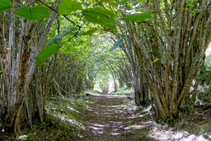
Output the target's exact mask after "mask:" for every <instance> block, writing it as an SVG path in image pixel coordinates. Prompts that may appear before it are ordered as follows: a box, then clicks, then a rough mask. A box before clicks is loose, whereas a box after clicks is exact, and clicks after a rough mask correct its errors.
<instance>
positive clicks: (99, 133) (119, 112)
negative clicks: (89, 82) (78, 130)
mask: <svg viewBox="0 0 211 141" xmlns="http://www.w3.org/2000/svg"><path fill="white" fill-rule="evenodd" d="M90 97H92V98H93V101H92V102H91V103H87V105H86V115H85V119H84V125H85V127H86V132H87V134H88V135H87V136H85V137H84V138H82V139H79V140H86V141H141V140H143V141H147V140H153V139H150V138H147V137H146V134H147V132H148V131H149V128H150V126H151V125H152V123H150V122H145V121H149V119H150V116H149V114H148V113H145V114H140V111H137V110H135V106H134V105H133V104H131V102H130V100H128V99H127V97H126V96H120V95H95V96H90Z"/></svg>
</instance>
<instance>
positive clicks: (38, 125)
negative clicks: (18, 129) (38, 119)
mask: <svg viewBox="0 0 211 141" xmlns="http://www.w3.org/2000/svg"><path fill="white" fill-rule="evenodd" d="M46 126H47V125H46V124H45V122H42V123H39V124H35V125H33V127H38V128H40V129H45V128H46Z"/></svg>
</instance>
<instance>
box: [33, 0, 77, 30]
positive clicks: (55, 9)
mask: <svg viewBox="0 0 211 141" xmlns="http://www.w3.org/2000/svg"><path fill="white" fill-rule="evenodd" d="M37 1H39V2H40V3H42V4H43V5H45V6H47V7H48V8H50V9H51V10H52V11H54V12H56V13H59V12H58V11H57V10H56V9H54V8H52V7H50V6H48V5H47V4H45V3H44V2H42V1H41V0H37ZM62 16H63V17H64V18H65V19H66V20H68V21H69V22H71V23H72V24H74V25H76V26H77V27H78V28H79V29H80V28H81V26H79V25H77V24H76V23H75V22H73V21H72V20H70V19H69V18H68V17H67V16H66V15H62Z"/></svg>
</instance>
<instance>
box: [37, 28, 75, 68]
mask: <svg viewBox="0 0 211 141" xmlns="http://www.w3.org/2000/svg"><path fill="white" fill-rule="evenodd" d="M71 32H72V29H69V30H66V31H64V32H63V33H61V34H59V35H57V36H55V37H53V38H52V39H51V40H50V41H49V42H48V43H46V44H45V47H44V48H43V49H42V50H41V51H40V53H39V54H38V55H37V57H36V58H35V60H36V64H37V66H42V65H43V63H44V62H45V61H46V60H47V59H48V58H49V57H50V56H52V55H53V54H54V53H56V52H57V51H58V50H59V48H60V47H61V39H62V38H63V37H64V36H66V35H67V34H69V33H71Z"/></svg>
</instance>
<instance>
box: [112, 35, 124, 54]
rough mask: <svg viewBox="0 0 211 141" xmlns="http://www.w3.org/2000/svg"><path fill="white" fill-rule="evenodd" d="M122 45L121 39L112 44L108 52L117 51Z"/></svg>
mask: <svg viewBox="0 0 211 141" xmlns="http://www.w3.org/2000/svg"><path fill="white" fill-rule="evenodd" d="M122 43H123V39H122V38H121V39H119V40H118V41H116V43H114V45H113V47H112V48H111V49H109V51H112V50H115V49H117V48H118V47H119V46H120V45H121V44H122Z"/></svg>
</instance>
